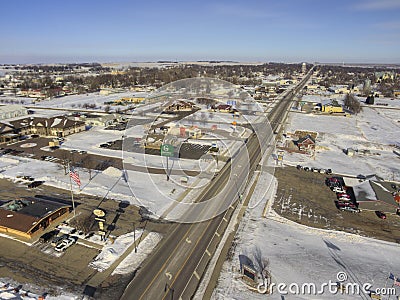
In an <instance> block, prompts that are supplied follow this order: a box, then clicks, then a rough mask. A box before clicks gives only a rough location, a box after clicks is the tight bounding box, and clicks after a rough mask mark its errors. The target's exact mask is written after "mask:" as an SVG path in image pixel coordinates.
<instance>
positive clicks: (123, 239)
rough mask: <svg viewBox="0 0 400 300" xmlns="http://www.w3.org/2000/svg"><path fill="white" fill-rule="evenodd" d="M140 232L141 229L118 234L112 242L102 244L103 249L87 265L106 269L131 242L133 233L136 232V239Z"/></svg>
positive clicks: (97, 268) (102, 269) (100, 269)
mask: <svg viewBox="0 0 400 300" xmlns="http://www.w3.org/2000/svg"><path fill="white" fill-rule="evenodd" d="M142 232H143V231H142V230H136V233H134V232H130V233H127V234H124V235H121V236H119V237H118V238H117V239H116V240H115V241H114V243H113V244H111V245H106V246H104V247H103V250H102V251H101V252H100V254H99V255H97V256H96V258H95V259H94V260H93V261H92V262H91V263H90V264H89V266H90V267H92V268H93V269H96V270H98V271H100V272H103V271H104V270H106V269H108V268H109V267H110V266H111V265H112V264H113V263H114V262H115V261H116V260H117V259H118V258H119V257H120V256H121V255H123V254H124V252H125V251H126V250H127V249H128V248H129V247H130V246H131V245H132V244H133V241H134V234H136V239H138V238H140V236H141V235H142Z"/></svg>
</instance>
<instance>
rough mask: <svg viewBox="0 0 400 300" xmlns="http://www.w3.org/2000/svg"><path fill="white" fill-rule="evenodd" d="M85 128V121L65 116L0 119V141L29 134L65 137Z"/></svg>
mask: <svg viewBox="0 0 400 300" xmlns="http://www.w3.org/2000/svg"><path fill="white" fill-rule="evenodd" d="M84 130H86V126H85V122H82V121H76V120H71V119H69V118H67V117H65V116H56V117H50V118H45V117H33V116H32V117H26V118H22V119H17V120H9V121H0V143H10V142H13V141H18V140H19V139H20V138H21V137H23V136H26V135H29V134H37V135H39V136H47V137H65V136H68V135H71V134H73V133H78V132H82V131H84Z"/></svg>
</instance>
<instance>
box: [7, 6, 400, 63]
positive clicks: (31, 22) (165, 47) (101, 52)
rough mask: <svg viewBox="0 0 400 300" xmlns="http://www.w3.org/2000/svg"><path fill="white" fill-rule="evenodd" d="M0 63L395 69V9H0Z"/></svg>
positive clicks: (399, 34)
mask: <svg viewBox="0 0 400 300" xmlns="http://www.w3.org/2000/svg"><path fill="white" fill-rule="evenodd" d="M0 7H1V9H0V63H43V62H81V61H84V62H90V61H102V62H104V61H154V60H213V59H215V60H238V61H282V62H299V61H308V62H314V61H320V62H382V63H400V0H336V1H325V0H275V1H270V0H261V1H256V0H246V1H235V0H230V1H225V0H222V1H220V0H216V1H212V0H204V1H189V0H187V1H165V0H164V1H155V0H141V1H136V0H115V1H109V0H108V1H103V0H79V1H77V0H68V1H57V0H52V1H48V0H38V1H26V0H12V1H7V0H0Z"/></svg>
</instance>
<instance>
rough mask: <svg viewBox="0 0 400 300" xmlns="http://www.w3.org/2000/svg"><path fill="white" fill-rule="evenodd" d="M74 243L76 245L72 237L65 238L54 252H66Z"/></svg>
mask: <svg viewBox="0 0 400 300" xmlns="http://www.w3.org/2000/svg"><path fill="white" fill-rule="evenodd" d="M74 243H75V239H74V238H72V237H68V238H65V239H63V240H62V241H61V242H59V243H58V244H57V246H56V247H55V248H54V250H56V251H58V252H64V251H65V250H67V249H68V248H69V247H71V246H72V245H73V244H74Z"/></svg>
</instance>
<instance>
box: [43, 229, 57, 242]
mask: <svg viewBox="0 0 400 300" xmlns="http://www.w3.org/2000/svg"><path fill="white" fill-rule="evenodd" d="M57 233H58V231H57V230H52V231H49V232H46V233H44V234H42V235H41V236H40V238H39V242H40V243H47V242H49V241H50V240H51V239H52V238H53V237H54V236H55V235H56V234H57Z"/></svg>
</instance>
